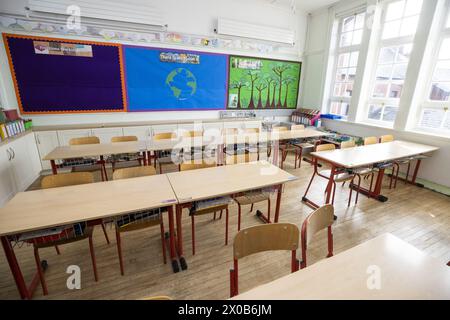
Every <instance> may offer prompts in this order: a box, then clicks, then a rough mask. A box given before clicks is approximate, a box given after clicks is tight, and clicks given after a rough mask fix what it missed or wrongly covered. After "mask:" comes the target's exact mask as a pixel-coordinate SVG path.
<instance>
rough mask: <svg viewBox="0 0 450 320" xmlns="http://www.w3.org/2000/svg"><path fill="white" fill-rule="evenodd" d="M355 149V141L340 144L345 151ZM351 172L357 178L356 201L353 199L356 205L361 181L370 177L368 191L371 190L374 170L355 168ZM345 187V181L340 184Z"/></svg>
mask: <svg viewBox="0 0 450 320" xmlns="http://www.w3.org/2000/svg"><path fill="white" fill-rule="evenodd" d="M354 147H356V143H355V140H348V141H342V142H341V149H346V148H354ZM352 172H353V173H354V174H355V176H356V177H357V178H358V183H357V186H358V188H357V190H356V199H355V204H357V203H358V196H359V188H360V187H361V179H365V178H368V177H369V176H371V178H370V187H369V190H372V185H373V178H374V175H375V169H374V168H369V167H362V168H355V169H353V170H352ZM344 185H345V181H344V182H342V186H344ZM351 190H352V189H351V186H350V198H349V204H350V199H351Z"/></svg>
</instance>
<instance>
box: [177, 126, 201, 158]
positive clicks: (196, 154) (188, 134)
mask: <svg viewBox="0 0 450 320" xmlns="http://www.w3.org/2000/svg"><path fill="white" fill-rule="evenodd" d="M182 137H183V138H198V137H203V130H192V131H183V132H182ZM183 158H184V159H186V160H195V159H197V160H198V159H202V158H203V147H191V148H190V149H189V150H183Z"/></svg>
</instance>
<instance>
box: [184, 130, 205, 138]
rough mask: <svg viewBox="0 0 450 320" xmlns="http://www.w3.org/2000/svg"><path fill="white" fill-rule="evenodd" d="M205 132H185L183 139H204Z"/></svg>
mask: <svg viewBox="0 0 450 320" xmlns="http://www.w3.org/2000/svg"><path fill="white" fill-rule="evenodd" d="M202 136H203V130H193V131H183V133H182V137H184V138H194V137H202Z"/></svg>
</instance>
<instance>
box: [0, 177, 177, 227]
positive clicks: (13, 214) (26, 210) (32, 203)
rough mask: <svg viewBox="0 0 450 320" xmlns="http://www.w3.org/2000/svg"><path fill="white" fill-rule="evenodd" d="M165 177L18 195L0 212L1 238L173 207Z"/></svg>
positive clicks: (174, 201) (126, 180)
mask: <svg viewBox="0 0 450 320" xmlns="http://www.w3.org/2000/svg"><path fill="white" fill-rule="evenodd" d="M176 202H177V201H176V196H175V194H174V193H173V190H172V187H171V186H170V183H169V180H168V179H167V176H166V175H154V176H148V177H139V178H131V179H123V180H115V181H106V182H97V183H90V184H83V185H76V186H68V187H61V188H52V189H41V190H36V191H27V192H19V193H18V194H17V195H16V196H15V197H14V198H13V199H12V200H11V201H9V202H8V203H7V204H6V205H5V206H4V207H3V208H0V236H1V235H10V234H15V233H19V232H24V231H32V230H38V229H43V228H48V227H54V226H60V225H65V224H70V223H74V222H80V221H88V220H94V219H99V218H106V217H111V216H116V215H120V214H125V213H129V212H132V211H136V210H142V209H152V208H160V207H164V206H167V205H170V204H174V203H176Z"/></svg>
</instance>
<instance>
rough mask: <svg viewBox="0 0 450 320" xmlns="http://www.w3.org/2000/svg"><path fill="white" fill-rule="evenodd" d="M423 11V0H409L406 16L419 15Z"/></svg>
mask: <svg viewBox="0 0 450 320" xmlns="http://www.w3.org/2000/svg"><path fill="white" fill-rule="evenodd" d="M421 9H422V0H408V2H407V3H406V8H405V16H406V17H407V16H412V15H417V14H419V13H420V10H421Z"/></svg>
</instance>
